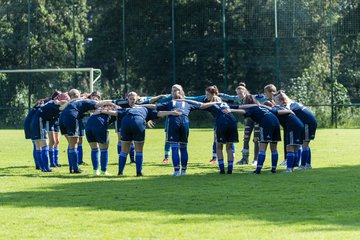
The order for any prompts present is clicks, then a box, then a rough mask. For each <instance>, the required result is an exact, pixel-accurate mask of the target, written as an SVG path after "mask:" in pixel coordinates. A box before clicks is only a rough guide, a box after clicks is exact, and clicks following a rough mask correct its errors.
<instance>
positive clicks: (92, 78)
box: [0, 68, 101, 92]
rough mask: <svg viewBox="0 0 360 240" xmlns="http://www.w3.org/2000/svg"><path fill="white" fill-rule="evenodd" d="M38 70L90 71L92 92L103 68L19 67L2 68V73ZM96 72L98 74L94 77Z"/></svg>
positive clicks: (35, 71) (34, 71)
mask: <svg viewBox="0 0 360 240" xmlns="http://www.w3.org/2000/svg"><path fill="white" fill-rule="evenodd" d="M38 72H89V74H90V92H93V91H94V83H95V82H96V81H97V80H99V78H100V77H101V70H100V69H97V68H44V69H17V70H0V73H38ZM94 73H97V75H98V76H96V78H95V79H94Z"/></svg>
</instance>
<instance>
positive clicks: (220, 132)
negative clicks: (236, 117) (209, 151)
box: [215, 122, 239, 144]
mask: <svg viewBox="0 0 360 240" xmlns="http://www.w3.org/2000/svg"><path fill="white" fill-rule="evenodd" d="M215 134H216V142H218V143H222V144H225V143H233V142H239V134H238V130H237V123H236V122H234V123H223V124H217V126H215Z"/></svg>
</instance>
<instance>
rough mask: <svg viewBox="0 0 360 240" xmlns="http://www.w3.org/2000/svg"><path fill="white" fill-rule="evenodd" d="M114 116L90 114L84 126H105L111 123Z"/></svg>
mask: <svg viewBox="0 0 360 240" xmlns="http://www.w3.org/2000/svg"><path fill="white" fill-rule="evenodd" d="M115 119H116V118H115V117H114V116H110V115H107V114H96V115H94V114H93V115H91V116H90V117H89V119H88V121H87V123H86V128H88V127H94V126H96V127H99V128H107V127H108V126H109V125H110V124H111V123H113V122H114V121H115Z"/></svg>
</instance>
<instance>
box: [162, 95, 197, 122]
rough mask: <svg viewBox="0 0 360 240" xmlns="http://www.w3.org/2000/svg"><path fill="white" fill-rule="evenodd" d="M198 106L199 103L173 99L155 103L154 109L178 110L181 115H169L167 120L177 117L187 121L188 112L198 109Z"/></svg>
mask: <svg viewBox="0 0 360 240" xmlns="http://www.w3.org/2000/svg"><path fill="white" fill-rule="evenodd" d="M199 108H200V106H199V105H194V104H190V103H187V102H185V101H175V100H172V101H170V102H167V103H163V104H158V105H156V110H158V111H172V110H178V111H180V112H182V115H180V116H169V121H171V120H174V119H178V120H182V121H185V122H189V113H190V112H191V111H193V110H198V109H199Z"/></svg>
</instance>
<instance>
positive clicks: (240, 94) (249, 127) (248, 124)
mask: <svg viewBox="0 0 360 240" xmlns="http://www.w3.org/2000/svg"><path fill="white" fill-rule="evenodd" d="M235 91H236V95H235V96H234V95H227V94H224V93H220V94H219V96H220V97H221V99H222V100H223V101H232V102H234V103H236V104H239V105H242V104H243V100H244V98H245V96H246V95H248V94H250V93H249V91H248V90H247V89H246V84H245V83H243V82H240V83H239V85H238V86H237V87H236V89H235ZM253 130H254V136H253V142H254V160H253V163H252V165H254V166H256V163H257V156H258V152H259V142H258V139H259V126H258V125H257V124H256V123H255V122H254V121H253V120H252V119H251V118H245V130H244V145H243V149H242V150H241V152H242V158H241V160H240V161H238V162H237V163H236V164H238V165H244V164H248V163H249V155H250V151H249V149H250V146H249V142H250V137H251V133H252V131H253Z"/></svg>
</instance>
